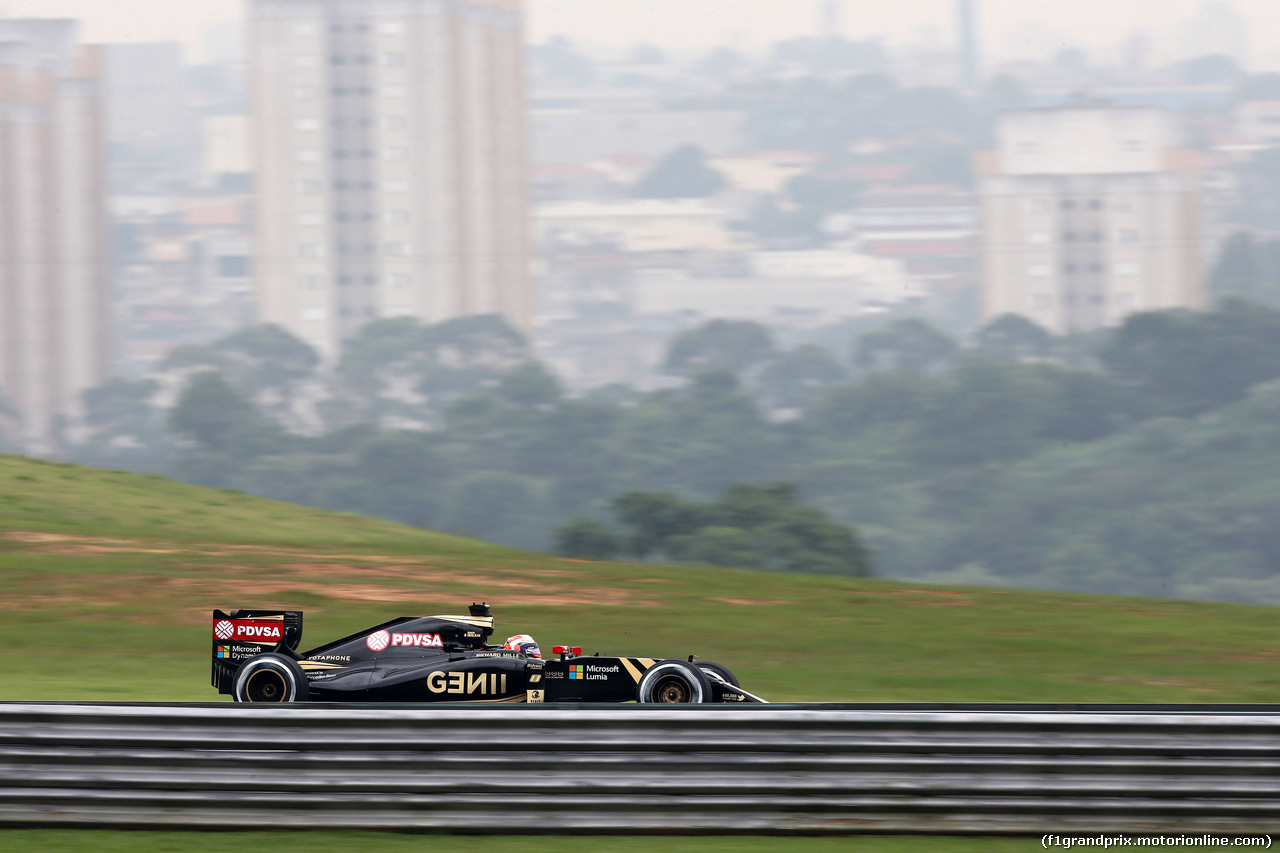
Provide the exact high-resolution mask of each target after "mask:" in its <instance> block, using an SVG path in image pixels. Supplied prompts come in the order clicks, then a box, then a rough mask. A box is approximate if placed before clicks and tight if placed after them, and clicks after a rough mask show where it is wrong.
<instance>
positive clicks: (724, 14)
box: [0, 0, 1280, 70]
mask: <svg viewBox="0 0 1280 853" xmlns="http://www.w3.org/2000/svg"><path fill="white" fill-rule="evenodd" d="M1205 5H1206V3H1205V2H1204V0H1077V1H1076V2H1074V3H1070V4H1067V3H1057V4H1039V5H1037V6H1036V7H1035V8H1034V9H1028V8H1027V4H1025V3H1023V2H1019V0H981V2H980V3H979V4H978V11H977V32H978V37H979V39H980V42H981V44H982V46H983V50H984V52H985V53H986V55H987V56H988V57H989V58H994V59H996V60H999V59H1003V58H1008V57H1011V56H1017V55H1020V54H1021V55H1040V54H1043V53H1045V52H1047V51H1051V50H1053V49H1054V48H1055V47H1063V48H1065V47H1073V46H1075V47H1084V48H1087V49H1091V50H1104V49H1108V48H1113V47H1114V46H1116V45H1117V44H1119V43H1121V42H1123V41H1124V40H1125V39H1126V38H1127V37H1128V36H1129V35H1130V34H1131V33H1132V32H1135V31H1144V32H1147V33H1149V34H1150V35H1151V36H1152V38H1153V40H1155V41H1158V42H1161V41H1162V42H1177V41H1179V39H1182V38H1185V32H1184V31H1185V30H1186V28H1185V27H1184V26H1183V25H1184V24H1185V23H1186V22H1187V21H1189V20H1192V19H1193V18H1195V17H1196V16H1198V15H1199V14H1200V13H1201V11H1202V9H1203V8H1204V6H1205ZM1227 5H1228V6H1229V7H1230V8H1232V9H1234V11H1235V12H1236V13H1237V14H1238V15H1240V16H1241V17H1242V18H1244V19H1245V20H1246V21H1247V23H1248V40H1249V44H1248V45H1247V48H1248V56H1247V59H1248V64H1249V66H1250V67H1251V69H1254V70H1258V69H1274V68H1280V7H1277V6H1276V5H1275V4H1274V3H1273V2H1271V0H1233V2H1230V3H1228V4H1227ZM244 10H245V3H244V0H228V2H223V3H204V2H195V0H185V2H183V1H182V0H180V2H175V3H168V4H158V3H156V2H154V0H117V2H115V3H112V4H110V5H104V4H102V3H101V2H98V0H0V13H3V14H5V15H8V16H33V17H71V18H77V19H79V20H81V21H82V23H83V32H82V34H81V38H82V40H84V41H86V42H102V43H111V42H129V41H160V40H178V41H181V42H183V43H184V44H185V45H186V46H187V49H188V52H189V54H190V56H189V59H193V60H195V61H200V60H202V59H203V58H204V57H205V53H206V51H207V49H208V46H207V45H206V44H205V41H204V40H205V38H206V27H208V26H209V25H211V24H218V23H227V22H234V21H237V20H243V16H244ZM954 16H955V13H954V0H914V2H913V3H911V4H910V6H909V8H906V9H903V8H902V7H901V6H894V7H890V6H885V5H875V4H868V3H864V2H860V0H845V2H844V3H843V13H842V17H841V23H840V27H839V31H840V32H841V33H842V34H843V35H844V36H846V37H848V38H851V39H863V38H870V37H879V38H883V39H885V40H886V41H888V42H889V43H892V44H903V43H909V42H917V41H920V40H933V41H936V42H937V43H939V44H950V43H952V42H953V41H954V39H955V21H954ZM818 18H819V15H818V4H817V3H816V2H800V3H796V2H794V1H793V0H791V1H790V2H789V0H697V2H696V3H694V4H690V3H688V2H681V0H610V2H609V3H600V2H598V0H528V2H527V25H526V30H527V37H528V40H529V42H531V43H535V44H536V43H541V42H543V41H546V40H547V39H548V38H550V37H551V36H552V35H555V34H564V35H566V36H568V37H570V38H572V39H574V40H577V41H580V42H582V43H584V44H589V45H597V46H600V47H610V48H624V47H626V46H629V45H632V44H640V43H651V44H655V45H658V46H660V47H663V48H667V49H671V50H698V49H704V48H709V47H712V46H715V45H720V44H728V45H730V46H734V47H737V48H740V49H746V50H751V49H758V48H760V47H762V46H764V45H767V44H769V43H771V42H774V41H777V40H780V39H786V38H795V37H798V36H804V35H812V34H814V33H815V32H816V31H817V30H818V26H819V24H818ZM1165 47H1166V49H1167V50H1173V51H1176V50H1178V49H1179V46H1178V45H1177V44H1167V45H1166V46H1165ZM1237 58H1239V57H1237Z"/></svg>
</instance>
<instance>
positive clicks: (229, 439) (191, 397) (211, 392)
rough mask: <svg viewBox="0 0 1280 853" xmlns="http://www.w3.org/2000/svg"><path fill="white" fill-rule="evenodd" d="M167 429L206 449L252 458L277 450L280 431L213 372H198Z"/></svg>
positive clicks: (171, 413) (171, 414)
mask: <svg viewBox="0 0 1280 853" xmlns="http://www.w3.org/2000/svg"><path fill="white" fill-rule="evenodd" d="M169 429H170V430H171V431H172V432H174V433H176V434H178V435H180V436H182V437H183V438H188V439H191V440H193V441H195V442H197V443H198V444H199V445H200V446H201V447H203V448H205V449H207V450H213V451H217V452H219V453H226V454H230V455H233V456H254V455H258V454H261V453H268V452H271V451H272V450H275V449H278V448H279V446H280V443H281V441H282V440H283V434H282V430H280V429H279V427H276V426H274V425H273V424H270V423H268V422H267V421H266V420H265V419H264V418H263V417H262V416H261V415H260V414H259V413H258V411H257V409H255V408H254V406H253V403H252V402H250V401H249V399H248V398H247V397H246V396H245V395H244V394H242V393H241V392H239V391H237V390H236V389H235V388H233V387H232V386H231V384H230V383H229V382H227V380H226V379H225V378H224V377H223V375H222V374H221V373H220V372H218V371H216V370H204V371H201V372H199V373H197V374H196V375H195V376H194V377H193V378H192V379H191V382H190V383H189V384H188V385H187V387H186V388H185V389H184V390H183V392H182V394H181V396H179V398H178V402H177V405H175V406H174V407H173V409H172V410H171V411H170V413H169Z"/></svg>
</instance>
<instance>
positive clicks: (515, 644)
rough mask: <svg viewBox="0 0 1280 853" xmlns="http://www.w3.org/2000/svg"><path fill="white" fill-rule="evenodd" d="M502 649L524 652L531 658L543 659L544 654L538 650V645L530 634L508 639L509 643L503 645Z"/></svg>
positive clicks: (517, 635)
mask: <svg viewBox="0 0 1280 853" xmlns="http://www.w3.org/2000/svg"><path fill="white" fill-rule="evenodd" d="M502 647H503V648H504V649H511V650H513V651H517V652H524V653H525V654H526V655H528V656H529V657H534V658H540V657H542V652H541V651H540V650H539V649H538V643H537V642H536V641H535V640H534V639H533V637H530V636H529V635H528V634H516V635H515V636H513V637H507V641H506V642H505V643H503V644H502Z"/></svg>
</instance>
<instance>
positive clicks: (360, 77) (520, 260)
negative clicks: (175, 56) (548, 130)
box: [250, 0, 531, 359]
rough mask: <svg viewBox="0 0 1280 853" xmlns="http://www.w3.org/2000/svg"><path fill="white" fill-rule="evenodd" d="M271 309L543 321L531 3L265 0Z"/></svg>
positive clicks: (257, 40) (330, 343) (258, 52)
mask: <svg viewBox="0 0 1280 853" xmlns="http://www.w3.org/2000/svg"><path fill="white" fill-rule="evenodd" d="M251 9H252V13H251V23H250V27H251V39H250V63H251V67H250V80H251V89H252V97H253V122H252V124H253V131H252V133H253V142H252V145H251V149H252V152H253V156H254V159H255V164H254V168H255V172H256V177H255V180H256V195H257V212H256V217H257V248H256V254H257V258H256V267H255V275H256V277H257V287H258V295H259V314H260V319H262V320H263V321H264V322H272V323H278V324H280V325H281V326H283V327H285V328H287V329H289V330H290V331H291V332H293V333H294V334H296V335H297V336H298V337H299V338H302V339H303V340H305V341H307V342H308V343H309V344H311V345H312V346H314V347H315V348H316V349H317V350H319V351H320V352H321V353H322V354H323V355H324V356H325V357H327V358H330V359H332V358H335V357H336V356H337V355H338V353H339V349H340V345H341V342H342V341H343V340H344V339H345V338H348V337H350V336H351V335H353V334H354V333H355V332H356V331H357V330H358V329H359V328H360V327H361V326H362V325H363V324H365V323H367V322H368V321H369V320H371V319H373V318H377V317H397V316H411V317H416V318H418V319H420V320H422V321H423V322H426V323H436V322H440V321H442V320H447V319H450V318H453V317H460V316H465V315H472V314H490V313H496V314H501V315H503V316H504V317H505V318H506V319H507V320H508V322H510V323H512V325H514V326H515V327H517V328H526V329H527V328H528V326H529V322H530V311H531V308H530V295H529V282H528V271H527V256H528V248H527V244H528V228H527V223H526V215H527V213H526V211H527V189H526V185H527V153H526V139H525V103H524V84H523V75H524V63H523V15H522V11H521V3H520V0H253V4H252V7H251Z"/></svg>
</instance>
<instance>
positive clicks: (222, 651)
mask: <svg viewBox="0 0 1280 853" xmlns="http://www.w3.org/2000/svg"><path fill="white" fill-rule="evenodd" d="M212 639H213V652H212V654H213V686H214V687H217V688H218V689H219V690H222V687H223V686H224V683H227V684H229V677H230V676H231V674H232V673H234V672H235V670H236V668H237V667H238V666H239V665H240V664H241V662H243V661H246V660H248V659H249V658H251V657H253V656H254V655H257V654H261V653H262V652H269V651H271V650H272V649H274V648H276V647H277V646H280V645H281V644H282V643H283V648H286V649H290V650H292V651H295V652H296V651H297V649H298V643H300V642H302V611H301V610H232V611H231V612H230V613H223V612H222V611H221V610H215V611H213V638H212Z"/></svg>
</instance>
